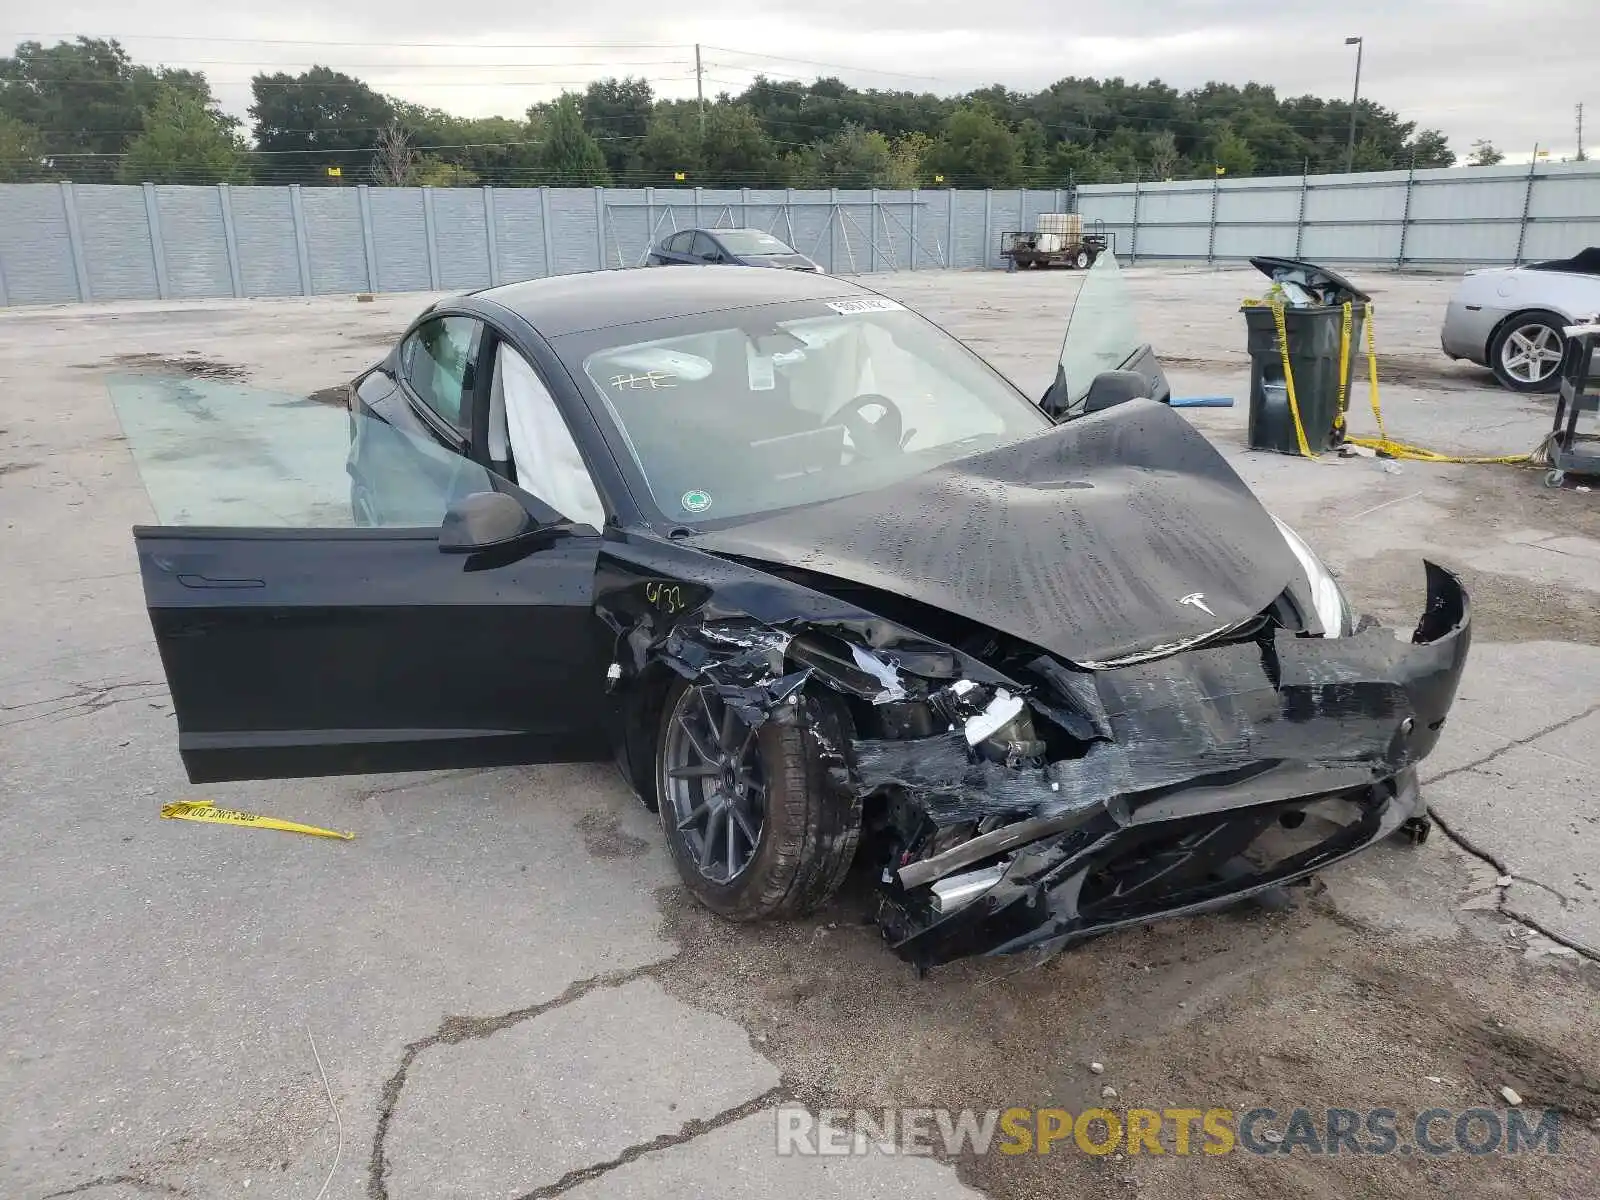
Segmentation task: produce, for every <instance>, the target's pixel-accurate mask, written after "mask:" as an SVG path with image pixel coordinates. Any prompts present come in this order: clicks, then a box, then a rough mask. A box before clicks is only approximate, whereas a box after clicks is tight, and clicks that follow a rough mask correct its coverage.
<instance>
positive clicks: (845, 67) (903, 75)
mask: <svg viewBox="0 0 1600 1200" xmlns="http://www.w3.org/2000/svg"><path fill="white" fill-rule="evenodd" d="M705 48H706V49H707V50H720V51H721V52H722V53H724V54H740V55H743V56H744V57H745V58H760V59H764V60H766V61H768V62H786V63H797V64H799V65H801V66H807V67H827V68H829V69H830V70H834V71H855V72H858V73H860V74H863V75H888V76H892V77H893V78H896V79H922V80H926V81H928V82H931V83H951V82H952V81H951V80H949V79H941V78H940V77H939V76H937V75H912V74H908V73H907V72H905V71H883V70H879V69H878V68H877V67H862V66H851V65H849V64H846V63H831V62H819V61H817V60H816V59H813V58H787V57H785V56H783V55H780V54H762V53H760V52H759V51H756V50H735V49H733V48H732V47H729V46H713V45H711V44H710V43H705ZM726 65H728V66H735V67H737V66H738V64H735V63H729V64H726ZM739 69H741V70H744V69H746V68H743V67H739Z"/></svg>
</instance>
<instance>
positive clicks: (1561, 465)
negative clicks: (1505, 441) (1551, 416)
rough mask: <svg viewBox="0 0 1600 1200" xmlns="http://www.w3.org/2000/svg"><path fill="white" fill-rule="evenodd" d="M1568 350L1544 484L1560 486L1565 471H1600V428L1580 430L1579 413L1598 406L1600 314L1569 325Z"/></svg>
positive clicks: (1577, 472)
mask: <svg viewBox="0 0 1600 1200" xmlns="http://www.w3.org/2000/svg"><path fill="white" fill-rule="evenodd" d="M1565 333H1566V335H1567V350H1566V354H1565V356H1564V357H1563V358H1562V360H1561V385H1560V387H1559V388H1558V389H1557V391H1556V415H1555V420H1554V422H1553V423H1552V424H1551V426H1550V442H1549V447H1548V453H1549V458H1550V470H1549V471H1548V472H1547V473H1546V474H1545V477H1544V482H1545V486H1546V487H1560V486H1561V485H1562V483H1564V482H1565V481H1566V477H1567V473H1568V472H1571V473H1572V474H1574V475H1600V432H1596V433H1579V432H1578V414H1579V413H1584V412H1588V413H1592V412H1595V411H1596V410H1597V409H1600V391H1597V390H1596V389H1594V388H1593V387H1591V386H1590V385H1591V384H1596V383H1600V377H1597V376H1596V374H1595V372H1596V369H1597V365H1596V362H1595V351H1596V350H1597V349H1600V316H1597V317H1596V318H1595V319H1594V320H1592V321H1590V322H1588V323H1586V324H1583V325H1569V326H1568V327H1567V328H1566V330H1565Z"/></svg>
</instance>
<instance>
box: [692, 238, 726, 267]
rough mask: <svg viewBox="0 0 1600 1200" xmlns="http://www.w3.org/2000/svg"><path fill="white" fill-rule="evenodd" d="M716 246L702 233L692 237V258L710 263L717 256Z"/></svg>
mask: <svg viewBox="0 0 1600 1200" xmlns="http://www.w3.org/2000/svg"><path fill="white" fill-rule="evenodd" d="M719 253H720V251H718V249H717V244H716V243H715V242H713V241H712V240H711V239H710V238H708V237H707V236H706V235H705V234H703V233H697V234H695V235H694V256H695V257H696V258H702V259H706V260H707V261H710V260H711V259H714V258H716V257H717V256H718V254H719Z"/></svg>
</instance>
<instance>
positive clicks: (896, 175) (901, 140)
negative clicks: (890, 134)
mask: <svg viewBox="0 0 1600 1200" xmlns="http://www.w3.org/2000/svg"><path fill="white" fill-rule="evenodd" d="M932 148H933V139H932V138H931V137H929V136H928V135H927V134H925V133H921V132H917V131H913V132H911V133H907V134H902V135H901V136H900V137H897V138H896V139H895V140H894V144H893V145H892V146H891V147H890V148H889V174H888V176H887V178H885V179H884V181H883V182H884V186H886V187H892V188H914V187H922V186H924V185H925V184H926V183H927V182H928V172H927V169H926V168H925V167H924V166H923V162H924V161H925V160H926V159H927V157H928V151H929V150H931V149H932Z"/></svg>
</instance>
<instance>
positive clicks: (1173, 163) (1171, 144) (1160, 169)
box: [1146, 129, 1181, 180]
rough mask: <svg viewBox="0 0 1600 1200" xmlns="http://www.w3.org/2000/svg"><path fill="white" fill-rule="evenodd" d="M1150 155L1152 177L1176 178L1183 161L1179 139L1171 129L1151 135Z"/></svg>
mask: <svg viewBox="0 0 1600 1200" xmlns="http://www.w3.org/2000/svg"><path fill="white" fill-rule="evenodd" d="M1146 153H1147V154H1148V155H1149V158H1148V159H1147V162H1148V163H1149V167H1150V178H1151V179H1155V180H1166V179H1172V178H1174V176H1175V174H1176V173H1177V171H1178V164H1179V162H1180V161H1181V159H1180V156H1179V154H1178V139H1177V138H1176V137H1174V136H1173V134H1172V131H1171V130H1170V129H1163V130H1161V131H1160V132H1159V133H1153V134H1151V135H1150V140H1149V148H1148V150H1147V151H1146Z"/></svg>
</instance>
